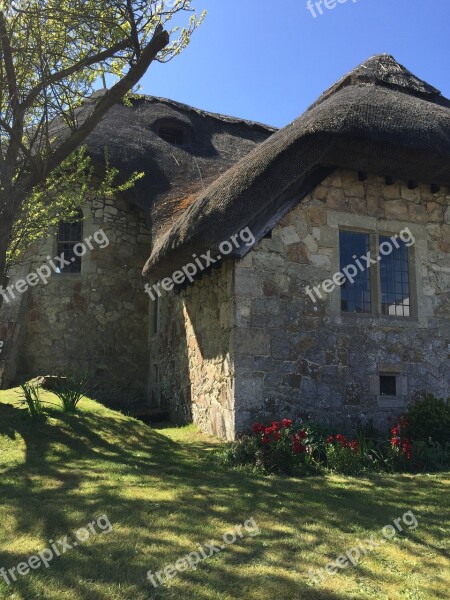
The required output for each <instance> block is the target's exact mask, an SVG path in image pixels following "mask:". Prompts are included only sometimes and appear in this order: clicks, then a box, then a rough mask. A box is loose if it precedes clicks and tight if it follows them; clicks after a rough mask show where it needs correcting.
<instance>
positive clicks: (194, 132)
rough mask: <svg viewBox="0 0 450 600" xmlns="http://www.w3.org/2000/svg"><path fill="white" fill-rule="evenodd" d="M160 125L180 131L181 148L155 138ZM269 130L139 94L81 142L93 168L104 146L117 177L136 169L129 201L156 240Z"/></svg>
mask: <svg viewBox="0 0 450 600" xmlns="http://www.w3.org/2000/svg"><path fill="white" fill-rule="evenodd" d="M100 93H101V92H100ZM93 102H95V97H93V98H92V99H89V100H88V101H87V102H86V103H85V106H84V111H89V109H90V107H89V105H90V104H91V105H92V103H93ZM80 118H81V119H82V118H83V116H81V117H80ZM161 125H163V126H164V125H169V126H172V127H173V126H176V127H178V128H181V129H182V130H183V144H182V145H177V144H171V143H168V142H167V141H164V140H163V139H161V137H160V136H159V134H158V132H159V127H160V126H161ZM274 131H276V129H275V128H273V127H269V126H267V125H262V124H260V123H255V122H252V121H246V120H244V119H236V118H234V117H228V116H224V115H220V114H215V113H210V112H206V111H202V110H198V109H195V108H193V107H191V106H187V105H185V104H180V103H178V102H174V101H172V100H167V99H164V98H156V97H153V96H140V97H137V98H134V99H133V100H132V104H131V106H127V105H124V104H117V105H115V106H113V107H112V108H111V109H110V111H109V112H108V114H107V115H106V117H105V118H104V119H103V121H101V123H100V124H99V125H98V126H97V127H96V128H95V130H94V131H93V132H92V133H91V134H90V136H89V137H88V138H87V141H86V144H87V148H88V152H89V154H90V155H91V156H92V158H93V159H94V160H95V161H97V162H98V163H99V164H102V163H103V162H104V158H105V148H107V150H108V155H109V160H110V162H111V164H112V165H113V166H115V167H117V168H118V169H119V170H120V173H121V175H122V177H123V178H125V177H127V176H129V175H130V174H131V173H133V172H136V171H139V172H144V173H145V177H143V178H142V179H141V180H139V181H138V182H137V184H136V186H135V188H134V189H133V191H132V193H130V198H129V199H130V201H132V202H134V203H136V204H137V205H138V206H139V207H140V208H142V209H143V210H144V212H145V213H146V214H147V220H148V224H149V226H150V227H151V229H152V234H153V239H154V240H155V241H156V240H157V239H158V236H159V235H161V234H162V233H164V232H165V231H166V230H167V229H169V228H170V227H171V226H172V225H173V223H174V222H175V221H176V220H177V218H178V217H179V216H180V215H181V214H184V211H185V210H186V208H187V207H188V206H189V205H190V204H191V203H192V202H193V201H194V199H196V198H197V196H198V195H199V194H200V192H203V191H204V190H206V189H207V187H208V186H209V184H211V183H212V182H213V181H214V180H215V179H217V177H218V176H219V175H220V174H221V173H224V172H225V171H227V170H228V169H229V168H230V167H231V166H232V165H233V164H235V163H236V162H238V161H239V160H240V159H242V158H243V157H244V156H245V155H246V154H248V153H249V152H250V151H251V150H253V149H254V148H255V147H256V146H257V145H258V144H260V143H261V142H263V141H264V140H266V139H267V137H269V136H270V135H272V133H273V132H274Z"/></svg>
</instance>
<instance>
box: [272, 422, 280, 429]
mask: <svg viewBox="0 0 450 600" xmlns="http://www.w3.org/2000/svg"><path fill="white" fill-rule="evenodd" d="M279 428H280V421H274V422H273V423H272V429H273V430H274V431H277V429H279Z"/></svg>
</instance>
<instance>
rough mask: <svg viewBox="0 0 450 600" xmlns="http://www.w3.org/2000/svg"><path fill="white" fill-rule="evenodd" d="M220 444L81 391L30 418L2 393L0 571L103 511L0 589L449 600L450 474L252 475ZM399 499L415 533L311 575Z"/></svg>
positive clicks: (20, 595) (129, 595)
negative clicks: (187, 562)
mask: <svg viewBox="0 0 450 600" xmlns="http://www.w3.org/2000/svg"><path fill="white" fill-rule="evenodd" d="M44 398H45V399H47V400H50V401H52V402H54V401H55V398H54V396H52V395H51V394H49V393H45V395H44ZM11 404H14V406H11ZM218 443H219V442H217V441H216V440H214V439H212V438H209V437H207V436H205V435H203V434H201V433H200V432H198V430H197V429H196V428H195V427H193V426H189V427H184V428H164V427H161V428H156V429H152V428H150V427H149V426H147V425H145V424H143V423H141V422H139V421H136V420H134V419H131V418H129V417H126V416H123V415H121V414H119V413H116V412H112V411H110V410H108V409H106V408H104V407H103V406H101V405H99V404H97V403H95V402H93V401H91V400H83V401H82V403H81V411H80V412H79V413H78V414H75V415H67V414H63V413H59V412H58V413H52V417H51V418H50V419H49V420H48V421H47V422H46V423H41V424H39V423H38V424H36V423H33V422H31V421H30V420H29V419H28V418H27V415H26V413H25V411H24V410H23V409H21V408H19V407H18V405H17V395H16V394H15V393H14V392H13V391H12V390H11V391H6V392H0V473H1V479H0V567H4V568H5V569H6V570H8V569H11V568H12V567H16V566H17V565H18V564H19V563H21V562H23V561H27V560H28V559H29V557H30V556H32V555H36V554H37V553H38V552H39V551H41V550H42V549H45V548H47V547H50V541H49V540H54V541H55V540H59V539H61V538H63V537H64V536H68V541H69V542H71V543H72V542H73V540H74V539H76V538H75V535H74V532H75V531H76V530H78V529H80V528H82V527H85V528H86V527H87V526H88V524H89V523H91V524H92V523H94V521H96V519H98V517H99V516H101V515H106V517H107V521H108V522H109V523H110V524H111V525H112V529H111V531H109V532H108V530H107V529H106V527H104V530H100V529H99V526H97V527H96V526H95V525H94V526H93V527H94V530H95V532H96V533H95V534H94V533H93V532H91V535H90V537H89V539H88V540H87V541H86V542H84V543H81V542H80V543H79V544H78V545H77V547H73V548H71V549H70V550H69V549H66V552H65V553H64V554H62V555H61V556H60V557H55V558H54V559H53V560H51V561H50V562H49V566H48V568H45V567H44V566H41V567H40V568H35V569H33V570H31V571H30V573H29V574H26V575H23V576H21V575H17V581H16V582H12V583H11V584H10V585H7V583H6V581H5V580H4V579H3V578H0V598H1V599H6V598H8V599H24V600H25V599H26V600H34V599H45V600H66V599H67V600H69V599H70V600H78V599H79V600H94V599H95V600H103V599H104V600H119V599H120V600H147V599H150V598H158V599H164V600H166V599H177V600H179V599H183V600H184V599H198V600H228V599H232V598H233V599H234V598H243V599H253V600H267V599H268V598H276V599H277V600H291V599H295V600H297V599H303V598H306V599H310V600H313V599H323V600H341V599H350V598H354V599H358V600H360V599H364V598H376V599H377V600H383V599H386V600H396V599H398V600H400V599H402V600H403V599H408V600H419V599H420V600H422V599H423V600H430V599H433V598H448V590H449V589H450V577H449V560H448V537H449V535H448V534H449V492H450V486H449V484H450V474H448V473H447V474H439V475H414V476H412V475H394V476H389V475H380V476H371V477H362V478H350V477H338V476H332V475H329V476H326V477H310V478H306V479H296V478H287V477H286V478H281V477H262V476H259V475H254V474H250V473H245V472H239V471H229V470H226V469H225V468H224V467H223V466H221V465H220V464H219V463H218V461H217V459H216V457H215V455H214V451H215V449H216V448H217V444H218ZM409 510H411V511H412V512H413V514H414V516H415V517H416V518H417V522H418V526H417V528H416V529H409V528H407V527H406V526H404V530H403V532H402V533H398V534H397V535H396V536H395V537H393V538H392V539H390V540H386V541H385V542H383V543H382V544H381V545H380V546H379V547H377V548H376V549H375V550H373V551H371V552H369V553H368V554H367V555H363V556H362V557H361V559H360V561H359V562H358V563H357V565H356V566H351V565H350V566H348V567H347V568H345V569H342V570H339V572H338V573H337V574H335V575H327V576H326V578H325V579H324V580H323V581H321V580H317V582H313V581H312V579H311V578H310V577H309V575H308V571H309V570H310V569H314V570H318V569H324V568H325V566H326V564H327V563H329V562H330V561H334V560H335V559H336V558H337V557H338V556H339V555H342V554H343V553H345V552H346V551H347V550H349V549H350V548H352V547H355V546H357V544H358V540H361V541H362V540H365V539H366V538H370V537H371V536H374V538H375V539H378V538H382V537H383V536H382V534H381V530H382V528H383V527H384V526H386V525H389V524H392V523H393V521H394V519H396V518H399V517H402V515H403V514H404V513H405V512H407V511H409ZM251 517H253V518H254V520H255V522H256V524H257V526H258V527H259V530H260V533H259V535H250V533H247V530H246V529H243V530H242V533H243V534H245V535H243V537H242V538H241V537H240V536H238V537H237V540H236V542H235V543H233V544H229V545H226V547H225V548H224V549H223V550H222V551H221V552H220V553H216V554H215V555H214V556H213V557H211V558H208V560H205V561H202V562H201V563H199V564H198V565H197V566H196V569H195V570H193V569H189V570H185V571H184V572H182V573H178V574H177V575H176V576H175V577H174V578H172V579H170V580H167V579H165V580H164V584H163V585H158V587H156V588H155V587H154V586H153V585H152V584H151V582H150V581H149V580H147V577H146V573H147V571H148V570H152V572H153V573H155V572H156V571H160V570H163V569H164V568H165V567H166V566H167V565H171V564H172V565H173V564H174V563H175V562H176V561H177V560H178V559H181V557H183V555H186V554H188V553H190V552H195V551H198V546H197V544H201V545H202V546H205V545H206V544H207V543H209V542H211V541H215V542H219V543H220V542H221V541H222V536H223V534H225V533H226V532H229V531H231V530H233V529H234V528H235V526H236V525H241V524H243V523H244V522H245V521H247V520H248V519H250V518H251ZM99 522H100V521H99ZM102 523H103V525H104V524H105V521H104V520H103V521H102ZM95 527H96V529H95ZM108 529H109V527H108ZM249 531H250V530H249ZM253 533H255V530H254V529H253ZM54 543H55V542H54ZM56 543H57V542H56ZM222 544H223V541H222ZM57 547H58V546H57ZM61 548H62V545H61Z"/></svg>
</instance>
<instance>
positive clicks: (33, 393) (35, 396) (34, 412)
mask: <svg viewBox="0 0 450 600" xmlns="http://www.w3.org/2000/svg"><path fill="white" fill-rule="evenodd" d="M20 389H21V390H22V393H21V396H22V397H23V401H24V403H26V405H27V407H28V413H29V415H30V417H31V418H32V419H36V420H38V421H45V419H46V418H47V417H46V415H45V412H44V407H43V406H42V400H41V397H40V389H39V385H37V384H33V383H23V384H22V385H21V386H20ZM19 393H20V392H19Z"/></svg>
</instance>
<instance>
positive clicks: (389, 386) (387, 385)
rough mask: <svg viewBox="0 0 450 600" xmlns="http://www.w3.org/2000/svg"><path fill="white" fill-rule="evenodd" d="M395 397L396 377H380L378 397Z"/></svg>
mask: <svg viewBox="0 0 450 600" xmlns="http://www.w3.org/2000/svg"><path fill="white" fill-rule="evenodd" d="M396 395H397V377H396V376H395V375H380V396H396Z"/></svg>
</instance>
